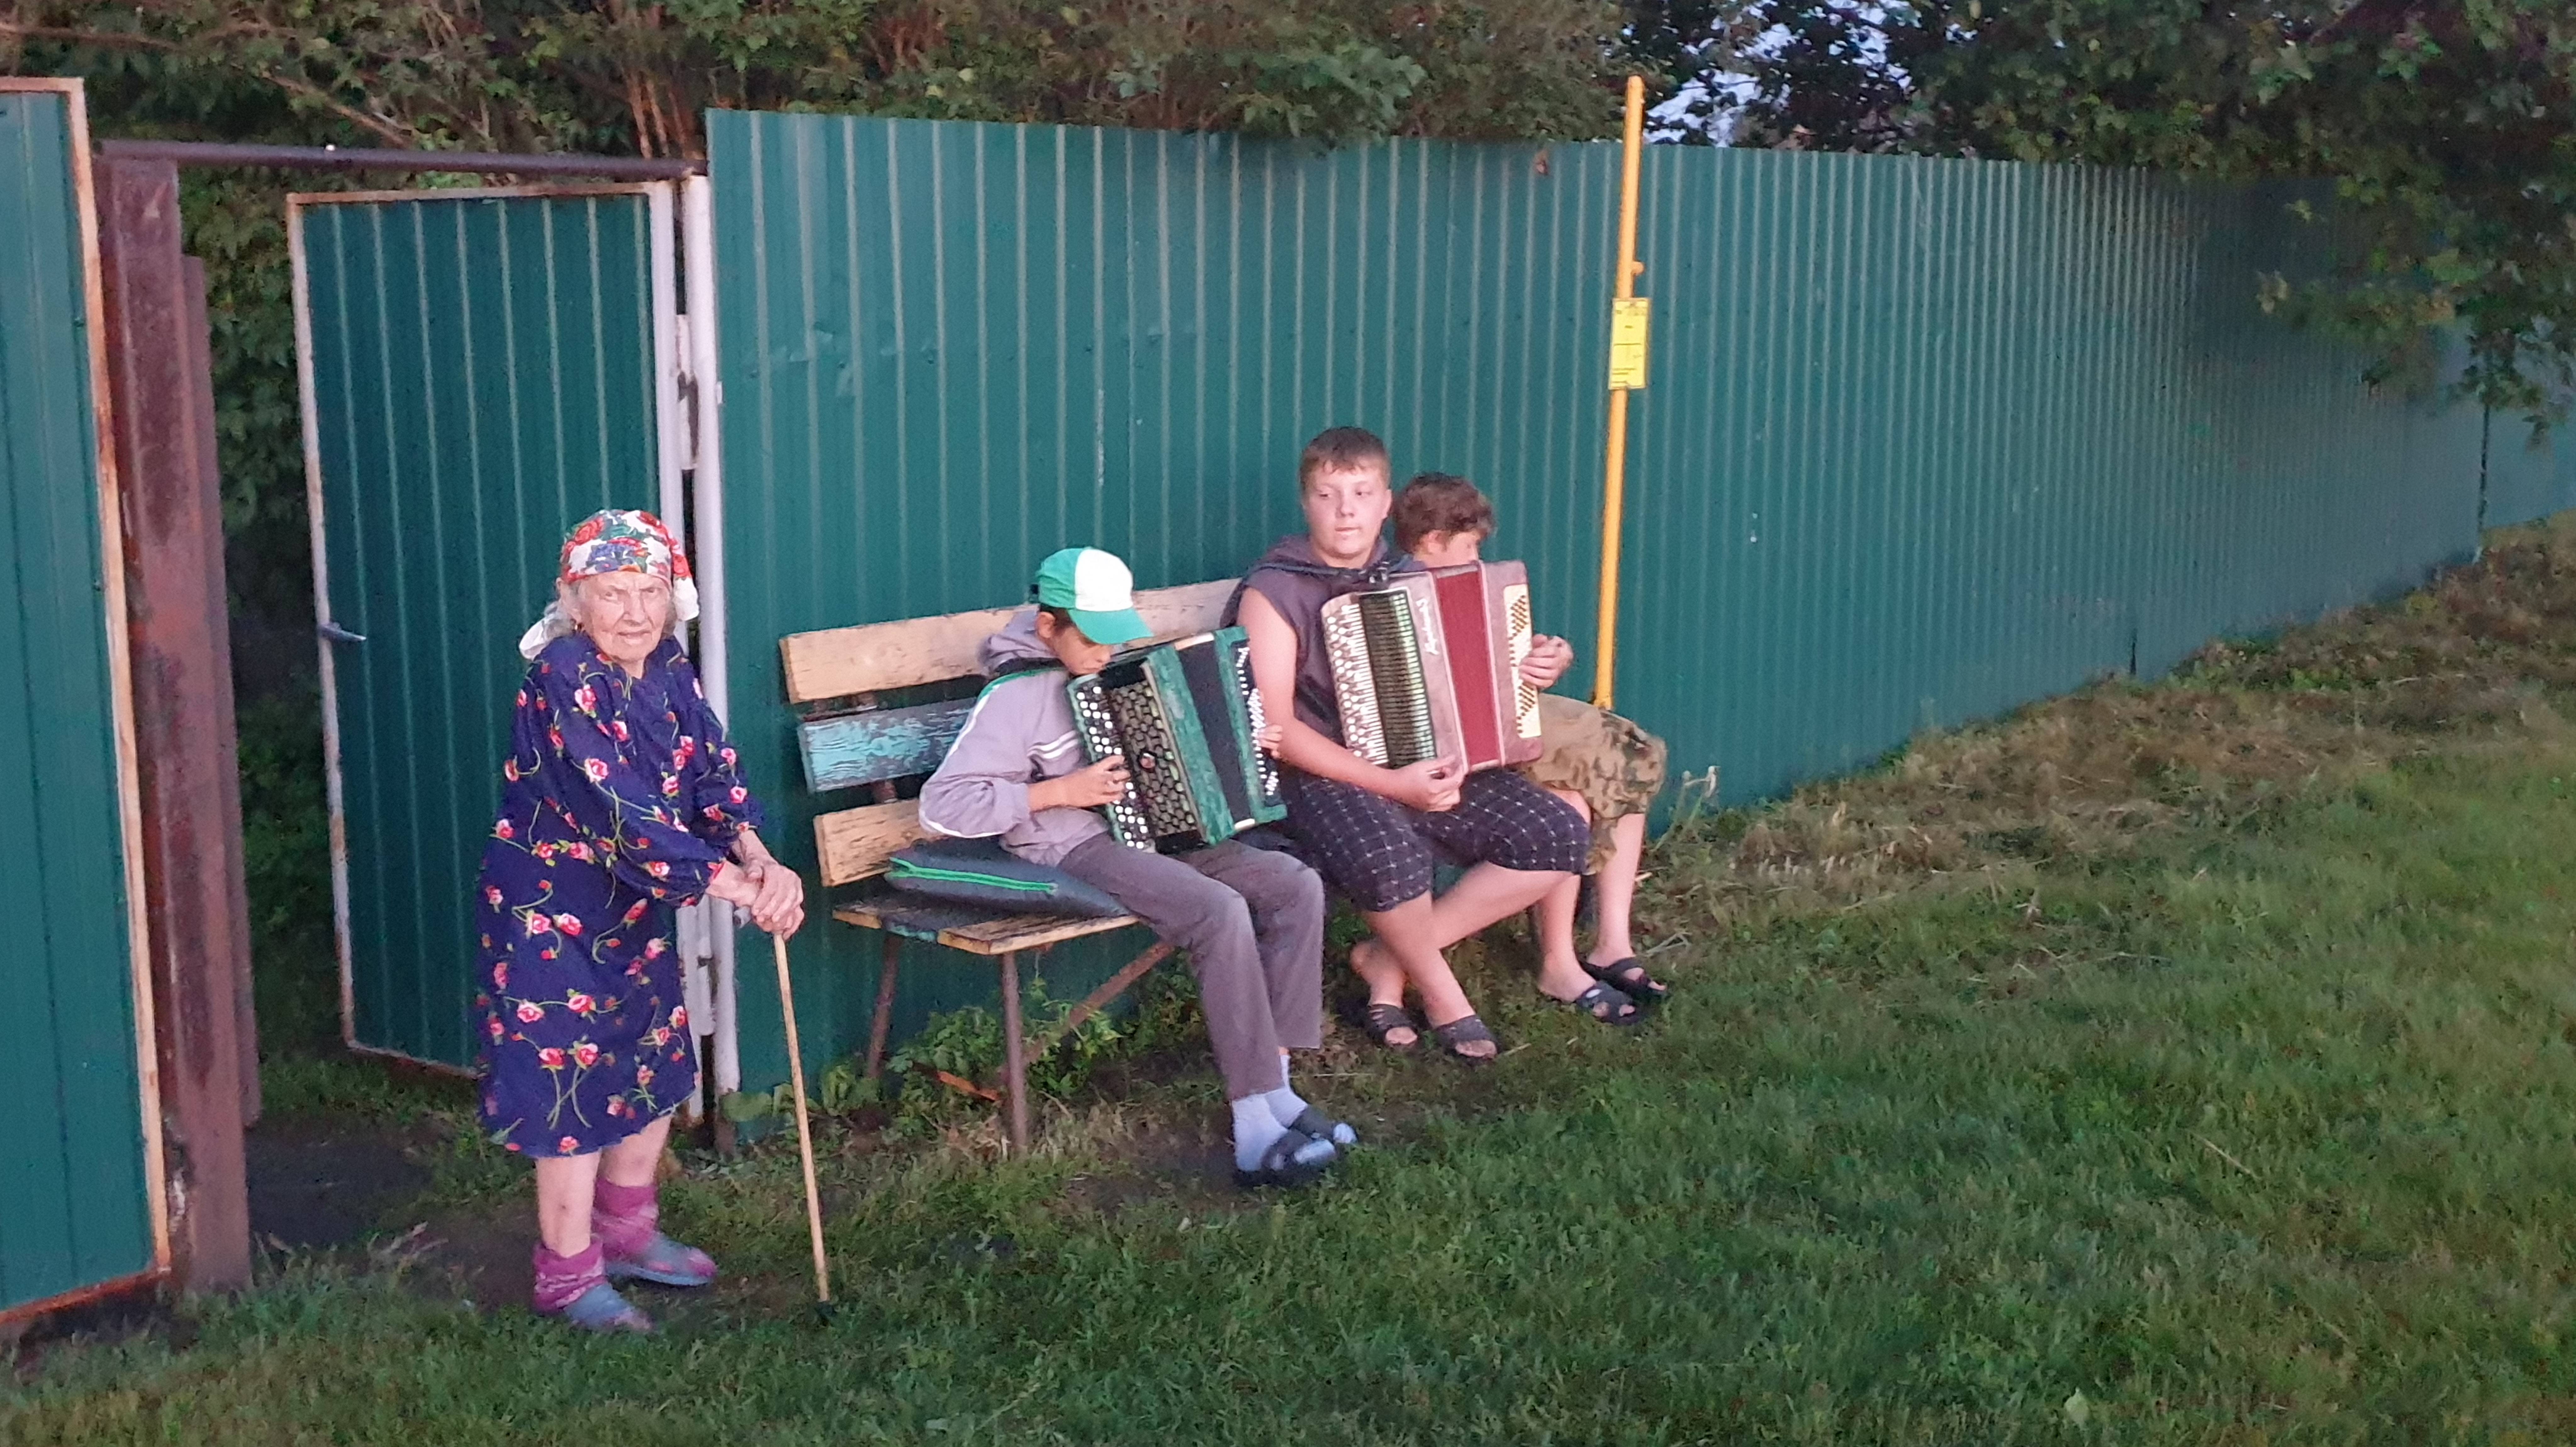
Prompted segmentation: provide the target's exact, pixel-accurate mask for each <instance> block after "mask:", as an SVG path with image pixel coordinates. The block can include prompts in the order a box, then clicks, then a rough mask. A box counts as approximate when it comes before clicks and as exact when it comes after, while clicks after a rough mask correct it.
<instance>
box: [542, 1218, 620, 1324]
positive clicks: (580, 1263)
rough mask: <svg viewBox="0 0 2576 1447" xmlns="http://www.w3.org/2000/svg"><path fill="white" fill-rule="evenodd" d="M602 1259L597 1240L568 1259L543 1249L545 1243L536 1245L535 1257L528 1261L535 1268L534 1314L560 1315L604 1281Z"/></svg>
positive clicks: (594, 1239)
mask: <svg viewBox="0 0 2576 1447" xmlns="http://www.w3.org/2000/svg"><path fill="white" fill-rule="evenodd" d="M602 1259H603V1258H602V1257H601V1255H600V1252H599V1241H598V1239H597V1238H596V1237H594V1238H592V1240H591V1243H590V1244H589V1245H588V1246H586V1247H583V1248H582V1249H581V1250H579V1251H576V1252H574V1253H573V1254H572V1255H570V1256H557V1255H556V1254H555V1253H553V1252H551V1251H549V1250H547V1249H546V1244H545V1243H544V1242H542V1241H540V1242H538V1243H537V1249H536V1254H535V1255H534V1256H532V1257H531V1258H530V1261H531V1262H532V1264H534V1265H535V1267H536V1268H537V1285H536V1290H535V1291H534V1293H532V1295H533V1298H534V1300H535V1303H536V1308H537V1310H539V1311H541V1312H546V1313H548V1314H552V1313H555V1312H560V1311H562V1310H563V1309H564V1308H565V1307H568V1306H570V1305H572V1304H573V1302H574V1301H576V1300H578V1299H579V1298H580V1296H581V1294H582V1293H583V1292H585V1291H588V1290H590V1289H591V1288H592V1287H593V1286H596V1285H598V1284H599V1283H600V1282H602V1281H605V1280H607V1279H608V1278H607V1277H606V1276H605V1275H603V1274H602V1272H601V1270H600V1262H601V1261H602Z"/></svg>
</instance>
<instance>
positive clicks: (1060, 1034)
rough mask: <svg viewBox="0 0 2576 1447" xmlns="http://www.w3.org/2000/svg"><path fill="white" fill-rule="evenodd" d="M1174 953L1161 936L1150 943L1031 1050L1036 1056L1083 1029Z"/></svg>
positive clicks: (1084, 999)
mask: <svg viewBox="0 0 2576 1447" xmlns="http://www.w3.org/2000/svg"><path fill="white" fill-rule="evenodd" d="M1171 957H1172V947H1171V946H1170V945H1167V944H1165V943H1163V942H1162V941H1161V940H1156V941H1154V943H1153V944H1152V945H1150V946H1148V947H1147V949H1146V950H1145V952H1144V953H1143V954H1141V955H1138V956H1137V957H1136V958H1134V959H1132V960H1129V961H1128V962H1127V964H1126V967H1125V968H1124V969H1121V970H1120V971H1119V972H1118V973H1117V974H1114V975H1111V976H1110V977H1109V978H1108V979H1106V980H1103V981H1101V982H1100V988H1099V989H1097V990H1094V991H1092V992H1091V993H1090V994H1088V995H1085V996H1083V997H1082V1002H1081V1003H1080V1004H1078V1005H1075V1006H1074V1007H1073V1008H1072V1009H1070V1010H1067V1011H1066V1012H1065V1015H1064V1019H1063V1020H1062V1021H1061V1022H1059V1023H1058V1024H1057V1025H1056V1027H1055V1028H1054V1029H1052V1030H1049V1031H1048V1032H1047V1033H1046V1036H1045V1038H1043V1039H1041V1040H1039V1041H1037V1042H1036V1043H1035V1044H1034V1045H1032V1046H1031V1047H1030V1049H1029V1053H1030V1054H1031V1055H1035V1056H1044V1055H1045V1054H1046V1053H1047V1052H1048V1051H1050V1050H1053V1049H1054V1048H1055V1047H1056V1043H1057V1042H1058V1041H1061V1040H1062V1039H1064V1037H1066V1036H1067V1035H1070V1034H1072V1033H1073V1032H1074V1031H1076V1030H1079V1029H1081V1028H1082V1022H1083V1021H1085V1020H1088V1019H1090V1018H1091V1017H1092V1016H1094V1015H1097V1014H1099V1013H1100V1012H1101V1011H1102V1010H1105V1009H1107V1008H1108V1007H1109V1002H1110V1001H1112V1000H1115V999H1117V998H1118V997H1119V996H1120V995H1123V994H1125V993H1127V987H1128V986H1130V985H1133V984H1135V983H1136V982H1137V981H1138V980H1141V979H1143V978H1145V974H1146V972H1147V971H1149V970H1151V969H1153V968H1154V967H1155V966H1156V965H1159V964H1161V963H1162V962H1163V961H1165V960H1168V959H1170V958H1171Z"/></svg>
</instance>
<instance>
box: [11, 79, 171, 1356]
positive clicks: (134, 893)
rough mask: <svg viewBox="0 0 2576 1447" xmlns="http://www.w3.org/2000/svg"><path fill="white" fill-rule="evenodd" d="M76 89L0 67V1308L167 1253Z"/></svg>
mask: <svg viewBox="0 0 2576 1447" xmlns="http://www.w3.org/2000/svg"><path fill="white" fill-rule="evenodd" d="M89 167H90V157H89V144H88V134H87V122H86V120H85V113H84V110H83V104H82V98H81V89H80V83H79V82H77V81H65V80H38V79H28V78H18V77H0V598H5V599H6V600H7V601H8V606H7V608H6V609H5V611H0V780H6V781H7V784H8V787H9V790H10V793H11V796H12V797H13V798H14V799H16V800H17V802H18V809H19V813H20V817H21V818H23V819H25V820H28V821H30V823H32V824H36V825H37V827H40V828H41V829H42V831H43V834H42V847H40V848H34V849H29V850H25V851H23V852H22V854H21V856H20V865H19V879H18V881H17V885H18V887H17V889H16V891H15V893H14V896H13V898H12V901H11V906H10V908H11V912H12V916H13V919H12V923H13V924H14V925H15V928H14V929H13V930H12V931H11V941H10V948H9V950H8V951H7V952H6V953H5V954H0V998H6V999H7V1000H8V1002H9V1009H10V1028H9V1043H8V1046H7V1048H6V1049H0V1099H5V1100H6V1101H7V1102H8V1108H7V1110H6V1111H0V1321H8V1320H10V1319H12V1318H15V1317H19V1316H23V1315H25V1314H28V1313H31V1312H34V1311H36V1310H39V1309H42V1308H44V1307H47V1306H52V1305H62V1304H65V1303H68V1302H70V1301H75V1300H79V1299H82V1298H83V1297H86V1296H91V1295H95V1294H97V1293H100V1292H102V1291H106V1290H111V1289H115V1288H117V1287H119V1286H123V1285H131V1284H135V1283H138V1282H141V1281H146V1280H149V1279H150V1278H151V1277H152V1276H153V1275H154V1274H156V1273H158V1272H161V1271H163V1270H165V1269H166V1268H167V1267H168V1265H169V1262H170V1222H169V1211H168V1205H167V1199H166V1197H165V1196H164V1194H163V1189H162V1187H163V1162H162V1155H161V1144H162V1141H161V1109H160V1100H159V1090H158V1086H157V1081H156V1078H155V1077H156V1071H157V1066H156V1064H155V1056H154V1052H153V1045H152V1041H153V1030H152V992H151V990H150V988H149V986H148V975H147V971H148V955H147V952H146V951H145V949H144V938H145V928H144V923H145V922H144V919H143V917H142V914H141V901H142V899H143V866H142V858H141V855H140V852H139V847H138V842H137V841H138V836H139V828H138V826H139V822H140V813H141V809H140V802H139V795H138V793H137V777H136V770H135V757H134V716H133V706H132V692H131V689H130V674H129V671H128V666H127V655H126V632H125V628H126V612H125V569H124V566H123V560H122V553H123V547H124V541H123V539H122V537H121V536H120V532H119V526H118V501H117V486H116V484H117V478H116V472H115V467H114V459H113V453H112V451H111V450H110V449H109V447H108V446H107V439H108V436H109V427H108V421H109V419H108V397H107V378H106V360H105V352H104V349H103V338H104V336H105V334H106V331H107V327H106V324H105V322H104V320H103V318H102V315H101V313H102V311H103V306H102V296H101V285H100V274H99V260H98V236H97V231H96V226H95V221H94V219H93V209H92V206H91V200H90V183H89Z"/></svg>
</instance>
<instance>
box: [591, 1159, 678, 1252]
mask: <svg viewBox="0 0 2576 1447" xmlns="http://www.w3.org/2000/svg"><path fill="white" fill-rule="evenodd" d="M590 1200H591V1205H590V1230H591V1234H592V1235H593V1236H594V1237H596V1238H597V1240H598V1242H599V1243H600V1244H602V1245H605V1246H606V1247H607V1248H608V1251H609V1254H610V1255H612V1256H633V1255H635V1254H636V1253H638V1252H640V1251H642V1250H643V1249H644V1248H645V1247H647V1246H650V1245H652V1244H653V1237H654V1236H655V1234H656V1233H658V1232H659V1230H660V1229H661V1224H662V1207H661V1204H660V1200H661V1191H660V1189H659V1188H658V1187H656V1186H655V1185H653V1184H652V1183H651V1182H649V1181H648V1182H646V1183H645V1184H643V1185H640V1186H621V1185H619V1184H617V1183H616V1182H615V1181H611V1180H607V1179H605V1178H603V1179H602V1180H601V1181H600V1183H599V1185H598V1186H597V1187H596V1188H594V1190H593V1191H592V1194H591V1198H590Z"/></svg>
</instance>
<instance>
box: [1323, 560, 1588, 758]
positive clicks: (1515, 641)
mask: <svg viewBox="0 0 2576 1447" xmlns="http://www.w3.org/2000/svg"><path fill="white" fill-rule="evenodd" d="M1323 623H1324V649H1325V652H1326V654H1327V655H1329V660H1330V662H1331V664H1332V668H1333V692H1334V697H1335V701H1336V702H1337V703H1338V704H1339V705H1340V708H1341V714H1342V743H1343V744H1344V746H1346V747H1348V748H1349V749H1350V751H1351V752H1352V753H1355V754H1357V755H1359V756H1360V757H1361V758H1363V759H1366V760H1368V761H1369V762H1370V763H1372V764H1376V765H1378V766H1380V767H1382V768H1390V769H1400V768H1403V767H1405V766H1406V765H1408V764H1413V763H1418V762H1420V761H1422V760H1424V759H1445V760H1448V761H1449V762H1451V763H1452V764H1455V765H1456V766H1458V767H1459V768H1460V769H1462V770H1464V771H1466V772H1470V773H1472V772H1474V771H1476V770H1478V769H1490V768H1494V767H1496V766H1498V765H1503V764H1519V763H1526V762H1528V761H1529V760H1531V759H1535V758H1537V757H1538V756H1539V754H1540V753H1541V752H1542V748H1543V746H1542V744H1541V741H1540V738H1539V719H1538V690H1537V689H1535V688H1532V687H1530V686H1529V684H1528V683H1527V682H1526V681H1524V680H1523V679H1522V678H1521V673H1520V666H1521V660H1523V659H1525V658H1527V657H1528V656H1529V651H1530V642H1531V639H1532V637H1533V635H1534V619H1533V616H1532V613H1531V609H1530V591H1529V570H1528V569H1527V568H1526V567H1525V566H1523V565H1522V564H1520V563H1468V564H1465V565H1463V566H1460V567H1455V568H1437V569H1433V570H1431V571H1429V572H1423V573H1399V574H1397V575H1396V576H1395V577H1394V578H1393V579H1392V580H1390V582H1389V583H1388V585H1387V586H1386V587H1384V588H1374V589H1369V590H1367V591H1364V592H1358V593H1345V594H1343V595H1342V596H1341V597H1338V598H1335V599H1333V600H1332V601H1330V602H1328V603H1326V604H1325V605H1324V611H1323Z"/></svg>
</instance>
